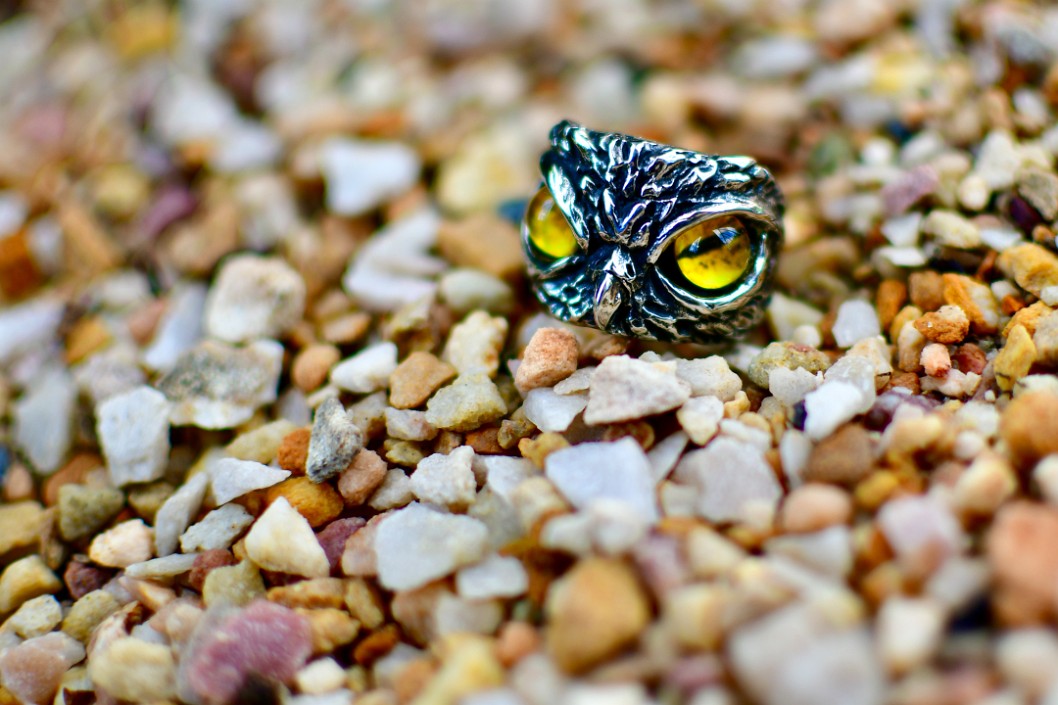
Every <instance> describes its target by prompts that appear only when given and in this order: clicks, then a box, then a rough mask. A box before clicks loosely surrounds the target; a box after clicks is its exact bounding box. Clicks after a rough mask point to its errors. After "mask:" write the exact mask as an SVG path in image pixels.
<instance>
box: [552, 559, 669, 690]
mask: <svg viewBox="0 0 1058 705" xmlns="http://www.w3.org/2000/svg"><path fill="white" fill-rule="evenodd" d="M544 611H545V614H546V615H547V619H548V621H549V623H550V624H551V628H550V629H549V630H548V631H547V649H548V651H549V652H550V654H551V656H552V658H554V660H555V662H556V663H557V664H558V666H559V668H561V669H562V670H564V671H566V672H567V673H579V672H583V671H586V670H588V669H590V668H591V667H593V666H595V665H597V664H599V663H601V662H603V661H605V660H606V659H608V658H610V657H612V656H613V655H615V654H616V653H617V652H619V651H620V650H621V649H622V648H624V647H625V646H627V645H629V644H631V643H632V642H634V641H635V640H636V639H637V638H638V637H639V635H640V633H641V631H642V630H643V629H644V628H645V627H646V626H647V624H648V622H649V621H650V605H649V602H648V601H647V596H646V594H644V592H643V588H642V587H641V586H640V584H639V581H638V580H637V579H636V576H635V574H634V573H633V572H632V571H631V570H630V569H629V568H628V566H627V565H625V564H624V563H622V562H620V561H616V560H610V559H602V558H589V559H586V560H582V561H580V562H578V563H577V564H576V565H575V566H574V567H573V569H572V570H570V571H569V572H568V573H566V574H565V575H564V576H562V578H560V579H559V580H558V581H556V582H554V583H552V585H551V587H550V589H549V590H548V594H547V600H546V602H545V603H544Z"/></svg>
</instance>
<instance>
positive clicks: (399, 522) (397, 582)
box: [375, 502, 488, 590]
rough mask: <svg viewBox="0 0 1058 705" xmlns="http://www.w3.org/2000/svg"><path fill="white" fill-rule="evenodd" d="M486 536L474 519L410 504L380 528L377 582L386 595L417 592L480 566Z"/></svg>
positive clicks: (394, 513)
mask: <svg viewBox="0 0 1058 705" xmlns="http://www.w3.org/2000/svg"><path fill="white" fill-rule="evenodd" d="M487 534H488V529H486V527H485V525H484V524H483V523H481V522H480V521H478V520H477V519H472V518H470V517H467V516H457V515H453V514H445V513H442V512H439V511H437V510H435V509H430V508H429V507H427V506H425V505H422V504H419V503H417V502H415V503H412V504H410V505H408V506H407V507H405V508H403V509H399V510H397V511H395V512H393V513H392V514H391V515H389V516H388V517H387V518H386V519H385V520H384V521H382V523H381V524H380V525H379V527H378V534H377V536H376V537H375V553H376V555H377V556H378V577H379V580H380V582H381V583H382V585H383V586H384V587H386V588H388V589H390V590H413V589H415V588H418V587H421V586H423V585H425V584H426V583H428V582H430V581H432V580H436V579H438V578H442V577H444V576H446V575H449V574H451V573H452V572H454V571H455V570H457V569H458V568H460V567H462V566H464V565H469V564H472V563H475V562H477V561H478V560H480V559H481V558H482V557H483V556H484V555H485V550H486V548H487V545H488V544H487V539H488V536H487Z"/></svg>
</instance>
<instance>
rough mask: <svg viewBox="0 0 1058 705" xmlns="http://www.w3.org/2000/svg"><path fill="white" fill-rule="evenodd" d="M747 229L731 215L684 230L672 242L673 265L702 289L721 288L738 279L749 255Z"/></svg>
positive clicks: (750, 248) (747, 263)
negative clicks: (674, 262)
mask: <svg viewBox="0 0 1058 705" xmlns="http://www.w3.org/2000/svg"><path fill="white" fill-rule="evenodd" d="M752 249H753V248H752V245H751V244H750V238H749V231H748V230H747V229H746V226H745V224H744V223H743V222H742V221H741V220H739V219H738V218H735V217H732V216H721V217H718V218H711V219H709V220H704V221H702V222H700V223H696V224H695V225H692V226H690V227H689V228H686V229H684V230H683V231H682V232H680V233H679V234H678V235H676V238H675V240H674V242H673V244H672V253H673V255H674V256H675V259H676V267H677V268H678V269H679V271H680V273H681V274H682V275H683V277H684V278H685V279H686V280H687V281H689V282H690V283H691V284H693V285H695V286H697V287H699V288H701V289H710V290H712V289H722V288H724V287H726V286H729V285H730V284H734V283H735V282H736V281H738V280H739V279H740V278H741V277H742V275H743V274H744V273H745V272H746V269H748V268H749V261H750V256H751V255H752Z"/></svg>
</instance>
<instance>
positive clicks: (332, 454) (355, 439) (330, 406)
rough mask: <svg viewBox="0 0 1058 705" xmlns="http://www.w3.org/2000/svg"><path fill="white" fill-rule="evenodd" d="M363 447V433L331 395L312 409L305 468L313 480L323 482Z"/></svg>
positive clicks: (350, 460) (339, 469)
mask: <svg viewBox="0 0 1058 705" xmlns="http://www.w3.org/2000/svg"><path fill="white" fill-rule="evenodd" d="M395 354H396V352H395V351H394V355H395ZM363 447H364V434H363V433H362V432H361V431H360V428H359V427H358V426H357V425H356V424H355V423H353V421H352V419H350V418H349V414H348V413H347V412H346V410H345V408H344V407H343V406H342V403H341V402H340V401H338V399H336V398H334V397H332V398H330V399H328V400H326V401H325V402H323V403H322V404H320V406H319V407H318V408H317V409H316V418H315V419H314V421H313V423H312V438H311V440H310V441H309V455H308V459H307V461H306V463H305V472H306V474H307V475H308V476H309V478H311V479H312V480H313V482H323V481H324V480H326V479H329V478H331V477H333V476H334V475H337V474H338V473H339V472H341V471H342V470H343V469H345V467H346V466H348V465H349V463H351V462H352V461H353V458H354V457H356V454H357V453H359V452H360V449H361V448H363Z"/></svg>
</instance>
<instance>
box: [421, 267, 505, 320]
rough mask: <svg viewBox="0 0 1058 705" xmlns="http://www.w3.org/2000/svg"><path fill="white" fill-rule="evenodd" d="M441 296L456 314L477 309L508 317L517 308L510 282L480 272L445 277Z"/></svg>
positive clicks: (458, 272) (457, 271)
mask: <svg viewBox="0 0 1058 705" xmlns="http://www.w3.org/2000/svg"><path fill="white" fill-rule="evenodd" d="M438 293H439V294H440V297H441V300H442V301H444V302H445V304H447V305H448V307H449V308H451V309H452V310H453V311H455V312H456V313H467V312H469V311H474V310H477V309H481V310H484V311H488V312H489V313H506V312H508V311H510V310H511V308H512V307H513V305H514V292H513V291H511V287H510V286H509V285H508V284H507V282H505V281H503V280H502V279H500V278H498V277H495V276H493V275H491V274H487V273H486V272H480V271H478V270H476V269H453V270H451V271H449V272H447V273H445V274H443V275H441V280H440V281H439V282H438Z"/></svg>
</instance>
